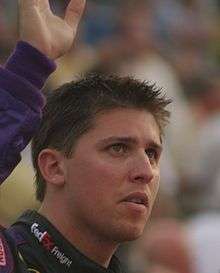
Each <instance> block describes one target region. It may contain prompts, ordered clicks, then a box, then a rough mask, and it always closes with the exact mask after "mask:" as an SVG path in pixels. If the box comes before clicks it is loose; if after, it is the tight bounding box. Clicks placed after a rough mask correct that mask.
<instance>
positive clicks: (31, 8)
mask: <svg viewBox="0 0 220 273" xmlns="http://www.w3.org/2000/svg"><path fill="white" fill-rule="evenodd" d="M19 5H20V38H21V39H22V40H24V41H27V42H29V43H30V44H31V45H33V46H34V47H36V48H37V49H38V50H40V51H41V52H42V53H44V54H45V55H47V56H48V57H50V58H52V59H56V58H58V57H60V56H62V55H63V54H64V53H66V52H67V51H68V50H69V49H70V48H71V46H72V43H73V40H74V38H75V34H76V30H77V27H78V23H79V20H80V17H81V15H82V12H83V9H84V5H85V0H72V1H70V3H69V5H68V7H67V10H66V14H65V18H64V19H61V18H59V17H58V16H56V15H54V14H53V13H52V11H51V9H50V6H49V2H48V0H20V1H19Z"/></svg>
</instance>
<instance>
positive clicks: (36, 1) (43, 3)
mask: <svg viewBox="0 0 220 273" xmlns="http://www.w3.org/2000/svg"><path fill="white" fill-rule="evenodd" d="M18 4H19V7H20V9H21V10H30V9H33V7H38V8H40V9H41V10H44V9H49V8H50V4H49V0H18Z"/></svg>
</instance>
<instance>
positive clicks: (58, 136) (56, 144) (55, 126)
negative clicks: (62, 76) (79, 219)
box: [32, 74, 170, 201]
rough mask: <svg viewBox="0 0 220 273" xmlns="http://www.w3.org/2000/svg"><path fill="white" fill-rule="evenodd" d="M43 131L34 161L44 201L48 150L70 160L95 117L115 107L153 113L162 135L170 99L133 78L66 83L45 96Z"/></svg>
mask: <svg viewBox="0 0 220 273" xmlns="http://www.w3.org/2000/svg"><path fill="white" fill-rule="evenodd" d="M46 97H47V103H46V105H45V107H44V109H43V117H42V122H41V124H40V128H39V130H38V132H37V134H36V135H35V137H34V138H33V141H32V160H33V166H34V169H35V171H36V180H35V182H36V197H37V199H38V200H39V201H43V199H44V196H45V192H46V182H45V180H44V178H43V176H42V175H41V172H40V170H39V167H38V164H37V159H38V155H39V153H40V152H41V151H42V150H43V149H45V148H54V149H56V150H58V151H62V152H63V153H64V154H65V155H66V156H67V157H70V156H71V154H72V151H73V148H74V144H75V143H76V141H77V140H78V139H79V137H80V136H81V135H82V134H84V133H85V132H87V131H88V130H89V129H90V128H91V127H92V124H93V121H94V119H95V116H96V115H97V114H98V113H100V112H102V111H105V110H111V109H115V108H134V109H145V110H147V111H149V112H150V113H152V115H153V116H154V117H155V120H156V122H157V124H158V126H159V129H160V133H161V135H162V134H163V129H164V126H165V124H166V123H167V121H168V118H169V111H168V110H166V109H165V108H166V106H167V105H168V104H169V103H170V100H168V99H166V98H165V97H164V95H162V92H161V89H158V88H156V86H155V85H152V84H149V83H148V82H142V81H139V80H136V79H133V78H132V77H118V76H113V75H111V76H104V75H94V74H93V75H88V76H86V77H84V78H82V79H79V80H77V81H73V82H70V83H67V84H64V85H63V86H61V87H60V88H58V89H57V90H55V91H52V92H48V94H46Z"/></svg>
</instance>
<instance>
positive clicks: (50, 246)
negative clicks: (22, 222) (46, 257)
mask: <svg viewBox="0 0 220 273" xmlns="http://www.w3.org/2000/svg"><path fill="white" fill-rule="evenodd" d="M31 232H32V233H33V234H34V236H35V237H36V238H37V239H38V241H39V242H40V243H41V244H42V245H43V247H44V248H45V249H46V250H48V251H49V252H50V253H51V254H52V255H53V256H54V257H55V258H56V259H57V260H58V261H59V262H60V263H61V264H64V265H66V266H67V267H70V266H71V264H72V261H71V260H70V258H68V257H67V256H66V255H65V254H64V253H63V252H61V251H60V249H59V247H58V246H56V245H55V244H54V242H53V239H52V237H51V236H50V235H49V234H48V232H47V231H40V230H39V224H37V223H34V224H33V225H32V226H31Z"/></svg>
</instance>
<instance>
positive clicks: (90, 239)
mask: <svg viewBox="0 0 220 273" xmlns="http://www.w3.org/2000/svg"><path fill="white" fill-rule="evenodd" d="M53 204H54V203H53ZM39 213H40V214H41V215H43V216H44V217H46V218H47V219H48V220H49V221H50V222H51V223H52V224H53V226H55V227H56V229H57V230H59V232H60V233H61V234H62V235H63V236H64V237H65V238H66V239H67V240H68V241H69V242H70V243H71V244H72V245H73V246H74V247H76V248H77V249H78V250H79V251H80V252H81V253H83V254H84V255H85V256H87V257H88V258H89V259H91V260H93V261H94V262H96V263H97V264H99V265H101V266H103V267H105V268H107V267H108V266H109V263H110V260H111V258H112V256H113V254H114V252H115V251H116V249H117V246H118V244H117V243H115V242H110V241H109V240H106V239H105V238H101V237H100V236H98V235H97V234H94V233H93V232H92V231H91V230H90V229H89V228H88V226H87V227H84V228H82V226H80V227H78V226H77V225H76V224H75V223H73V221H71V219H70V218H69V217H68V215H66V213H63V211H62V210H61V209H60V208H59V210H56V209H54V206H53V209H52V208H50V207H49V206H48V204H45V203H44V202H43V204H42V206H41V208H40V210H39Z"/></svg>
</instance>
